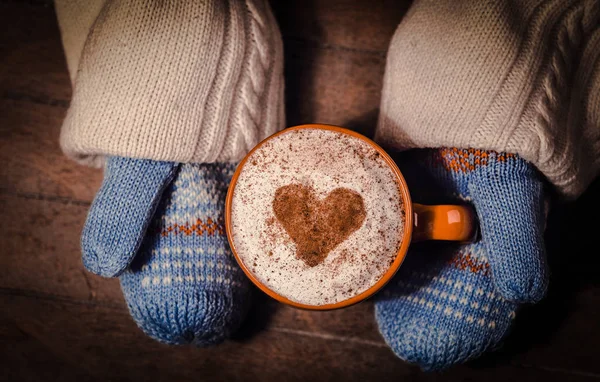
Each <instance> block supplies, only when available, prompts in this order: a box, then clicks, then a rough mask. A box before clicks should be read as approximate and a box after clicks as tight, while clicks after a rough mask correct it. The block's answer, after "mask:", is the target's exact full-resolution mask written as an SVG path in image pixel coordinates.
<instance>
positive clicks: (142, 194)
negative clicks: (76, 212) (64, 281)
mask: <svg viewBox="0 0 600 382" xmlns="http://www.w3.org/2000/svg"><path fill="white" fill-rule="evenodd" d="M178 167H179V165H178V164H177V163H173V162H155V161H151V160H140V159H131V158H121V157H109V158H108V160H107V162H106V167H105V169H104V180H103V182H102V186H101V187H100V190H99V191H98V193H97V194H96V197H95V198H94V202H93V203H92V206H91V207H90V210H89V212H88V217H87V220H86V223H85V226H84V227H83V233H82V235H81V248H82V252H83V265H84V266H85V267H86V269H87V270H88V271H90V272H92V273H95V274H97V275H100V276H104V277H115V276H118V275H119V274H121V273H122V272H123V271H124V270H125V268H127V266H128V265H129V263H130V262H131V261H132V260H133V258H134V256H135V255H136V253H137V252H138V250H139V248H140V245H141V243H142V240H143V238H144V235H145V234H146V230H147V228H148V225H149V224H150V221H151V220H152V217H153V216H154V212H155V210H156V208H157V206H158V203H159V202H160V199H161V197H162V194H163V192H164V190H165V188H166V187H167V186H168V185H169V184H170V183H171V181H172V179H173V177H174V176H175V173H176V171H177V169H178Z"/></svg>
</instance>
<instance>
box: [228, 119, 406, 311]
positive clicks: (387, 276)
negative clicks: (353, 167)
mask: <svg viewBox="0 0 600 382" xmlns="http://www.w3.org/2000/svg"><path fill="white" fill-rule="evenodd" d="M305 129H314V130H328V131H334V132H338V133H342V134H346V135H350V136H352V137H354V138H358V139H360V140H362V141H363V142H366V143H368V144H369V145H370V146H371V147H373V148H374V149H375V150H377V152H378V153H379V154H380V155H381V156H382V157H383V159H384V160H385V162H386V164H387V165H388V166H389V167H390V168H391V170H392V172H393V173H394V175H395V176H396V180H397V182H398V184H399V188H400V195H401V197H402V201H403V203H404V232H403V237H402V241H401V243H400V248H399V249H398V252H397V253H396V257H395V259H394V261H393V262H392V264H391V265H390V267H389V268H388V270H387V271H386V272H385V273H384V274H383V276H382V277H381V278H380V279H379V280H378V281H377V282H376V283H375V284H373V285H372V286H370V287H369V288H368V289H367V290H365V291H363V292H362V293H360V294H358V295H356V296H353V297H350V298H348V299H346V300H343V301H339V302H336V303H333V304H324V305H310V304H302V303H299V302H296V301H292V300H290V299H288V298H286V297H285V296H282V295H280V294H279V293H277V292H275V291H273V290H272V289H270V288H269V287H267V286H266V285H265V284H263V283H262V282H261V281H260V280H258V279H257V278H256V277H255V276H254V274H253V273H252V272H251V271H250V270H249V269H248V268H247V267H246V265H245V264H244V262H243V261H242V260H241V259H240V258H239V256H238V254H237V251H236V250H235V243H234V241H233V233H232V231H233V230H232V220H231V209H232V203H233V194H234V191H235V186H236V184H237V180H238V178H239V176H240V174H241V171H242V169H243V168H244V165H245V164H246V161H247V160H248V158H250V157H251V156H252V154H253V153H254V152H255V151H256V150H257V149H259V148H260V147H262V146H263V145H264V144H265V143H266V142H268V141H270V140H271V139H274V138H275V137H278V136H280V135H283V134H286V133H289V132H291V131H296V130H305ZM413 216H414V214H413V206H412V201H411V198H410V193H409V190H408V185H407V184H406V180H405V179H404V176H403V175H402V173H401V172H400V169H399V168H398V166H397V165H396V163H395V162H394V160H393V159H392V158H391V157H390V156H389V154H388V153H387V152H385V150H384V149H383V148H381V147H380V146H379V145H378V144H377V143H375V142H373V141H372V140H371V139H369V138H367V137H366V136H364V135H362V134H360V133H357V132H355V131H352V130H349V129H346V128H343V127H339V126H335V125H325V124H319V123H312V124H304V125H298V126H293V127H288V128H285V129H283V130H280V131H278V132H276V133H274V134H272V135H270V136H268V137H267V138H265V139H263V140H262V141H260V142H259V143H258V144H257V145H256V146H254V147H253V148H252V150H250V152H248V154H246V155H245V156H244V158H243V159H242V160H241V161H240V163H239V164H238V166H237V168H236V170H235V173H234V174H233V177H232V178H231V182H230V183H229V188H228V190H227V197H226V199H225V231H226V234H227V240H228V241H229V247H230V248H231V252H232V253H233V256H234V257H235V260H236V262H237V263H238V265H239V266H240V268H242V271H243V272H244V273H245V274H246V276H247V277H248V278H249V279H250V281H252V283H253V284H254V285H256V286H257V287H258V288H259V289H260V290H262V291H263V292H264V293H266V294H267V295H269V296H270V297H272V298H274V299H275V300H277V301H279V302H282V303H284V304H287V305H291V306H293V307H296V308H300V309H307V310H333V309H340V308H345V307H348V306H351V305H354V304H357V303H359V302H361V301H363V300H366V299H367V298H369V297H371V296H373V295H375V294H376V293H377V292H378V291H379V290H381V288H383V287H384V286H385V285H386V284H387V283H388V282H389V281H390V280H391V279H392V277H394V275H395V274H396V272H397V271H398V269H399V268H400V266H401V265H402V263H403V262H404V259H405V257H406V253H407V252H408V247H409V245H410V242H411V238H412V231H413Z"/></svg>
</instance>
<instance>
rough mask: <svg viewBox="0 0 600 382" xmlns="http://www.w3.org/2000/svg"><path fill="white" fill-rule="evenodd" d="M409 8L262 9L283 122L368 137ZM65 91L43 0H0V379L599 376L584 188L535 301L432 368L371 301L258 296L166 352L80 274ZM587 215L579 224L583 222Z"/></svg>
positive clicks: (99, 282)
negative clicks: (495, 341)
mask: <svg viewBox="0 0 600 382" xmlns="http://www.w3.org/2000/svg"><path fill="white" fill-rule="evenodd" d="M408 6H409V2H407V1H388V0H370V1H362V0H355V1H352V0H331V1H327V0H312V1H306V0H296V1H284V0H281V1H274V2H273V8H274V10H275V13H276V15H277V18H278V19H279V21H280V25H281V29H282V33H283V35H284V41H285V49H286V52H285V58H286V80H287V115H288V124H289V125H294V124H299V123H305V122H323V123H333V124H339V125H344V126H349V127H352V128H355V129H357V130H359V131H362V132H365V133H369V132H370V131H372V128H373V126H374V123H375V121H376V116H377V108H378V103H379V97H380V88H381V81H382V76H383V70H384V63H385V52H386V47H387V44H388V42H389V40H390V38H391V36H392V33H393V31H394V29H395V27H396V25H397V24H398V22H399V21H400V20H401V18H402V15H403V14H404V12H405V11H406V9H407V8H408ZM70 95H71V88H70V84H69V79H68V75H67V70H66V66H65V61H64V58H63V54H62V50H61V45H60V38H59V33H58V29H57V25H56V21H55V14H54V10H53V8H52V6H51V4H50V2H49V1H0V379H1V380H3V381H9V380H35V381H38V380H44V381H45V380H61V381H62V380H75V379H76V378H84V379H85V380H146V379H154V380H167V379H168V380H182V379H194V380H198V381H212V380H264V381H274V380H280V379H281V380H286V381H287V380H343V381H352V380H357V381H366V380H395V381H401V380H410V381H438V380H439V381H450V380H456V381H472V380H484V379H485V380H489V381H503V382H504V381H506V380H513V381H517V380H534V379H535V380H541V379H550V380H556V381H600V352H599V351H598V347H599V346H600V276H599V275H598V274H599V267H600V260H599V253H598V252H599V250H598V246H597V237H598V233H597V231H598V230H597V227H598V223H597V219H598V216H600V206H599V202H598V190H599V188H600V186H599V185H598V182H597V183H596V184H595V185H593V187H592V188H591V189H590V190H588V192H587V193H586V194H585V195H584V196H583V197H581V198H580V199H579V201H578V202H577V203H575V204H569V205H558V206H557V207H556V208H555V209H554V210H553V212H552V214H551V216H550V225H549V228H548V247H549V252H550V262H551V267H552V272H553V275H552V285H551V288H550V292H549V296H548V297H547V298H546V300H544V301H543V302H542V303H541V304H538V305H536V306H533V307H527V308H525V309H524V310H523V312H522V313H521V314H520V315H519V317H518V318H517V324H516V328H515V330H514V331H513V333H512V335H511V336H510V337H509V339H508V340H507V342H506V344H505V346H504V348H503V349H502V350H501V351H498V352H496V353H493V354H489V355H487V356H485V357H484V358H482V359H480V360H478V361H475V362H472V363H469V364H467V365H463V366H458V367H455V368H453V369H451V370H449V371H447V372H445V373H433V374H425V373H422V372H421V371H420V370H419V369H418V368H416V367H414V366H409V365H407V364H406V363H404V362H403V361H401V360H399V359H397V358H396V357H395V356H394V355H393V353H392V352H391V351H390V350H389V349H388V348H387V347H386V345H385V344H384V342H383V340H382V339H381V337H380V335H379V334H378V332H377V328H376V326H375V323H374V320H373V314H372V305H371V303H369V302H366V303H363V304H360V305H358V306H355V307H352V308H349V309H345V310H341V311H335V312H327V313H318V312H305V311H300V310H294V309H291V308H288V307H285V306H282V305H279V304H277V303H274V302H273V301H270V300H268V299H267V298H265V297H264V296H262V295H261V294H259V293H257V294H256V297H257V298H256V304H255V306H254V308H253V310H252V312H251V314H250V318H249V319H248V321H247V323H246V324H245V325H244V327H243V328H242V330H241V331H240V333H238V334H237V335H236V338H234V339H232V340H230V341H228V342H226V343H225V344H223V345H220V346H218V347H215V348H211V349H196V348H191V347H168V346H164V345H161V344H158V343H156V342H154V341H152V340H150V339H149V338H147V337H145V336H144V335H143V334H142V333H141V331H140V330H138V329H137V327H136V326H135V324H134V323H133V321H132V320H131V319H130V318H129V314H128V312H127V308H126V306H125V303H124V301H123V298H122V296H121V292H120V289H119V285H118V282H117V281H116V280H106V279H102V278H99V277H96V276H94V275H91V274H89V273H86V272H85V271H84V269H83V266H82V264H81V260H80V252H79V235H80V232H81V227H82V224H83V221H84V219H85V216H86V212H87V209H88V207H89V204H90V202H91V200H92V198H93V196H94V193H95V191H96V190H97V188H98V186H99V184H100V181H101V177H102V174H101V172H100V171H99V170H94V169H89V168H85V167H81V166H78V165H76V164H75V163H73V162H71V161H69V160H68V159H66V158H65V157H64V156H63V155H62V154H61V152H60V149H59V147H58V135H59V129H60V124H61V121H62V119H63V117H64V115H65V112H66V110H67V107H68V104H69V99H70ZM588 216H591V220H590V222H591V225H589V224H588V223H586V222H584V221H583V219H584V218H586V217H588Z"/></svg>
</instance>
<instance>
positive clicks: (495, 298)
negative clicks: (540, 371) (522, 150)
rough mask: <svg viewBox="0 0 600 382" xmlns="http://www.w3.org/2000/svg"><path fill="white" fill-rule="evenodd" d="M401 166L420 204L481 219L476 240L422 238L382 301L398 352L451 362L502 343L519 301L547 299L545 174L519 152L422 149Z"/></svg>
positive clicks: (382, 316)
mask: <svg viewBox="0 0 600 382" xmlns="http://www.w3.org/2000/svg"><path fill="white" fill-rule="evenodd" d="M399 166H400V169H401V170H402V173H403V174H404V176H405V178H406V181H407V183H408V187H409V190H410V191H411V196H412V198H413V201H414V202H418V203H423V204H448V203H451V204H456V203H470V204H472V205H473V206H474V207H475V210H476V212H477V216H478V218H479V224H480V229H481V238H480V240H479V241H478V242H476V243H472V244H468V245H460V244H456V243H433V242H432V243H421V244H417V243H416V244H413V245H412V246H411V250H410V251H409V253H408V255H407V259H406V261H405V263H404V264H403V265H402V267H401V268H400V271H399V272H398V274H397V275H396V277H395V278H394V280H392V281H391V282H390V285H388V286H387V287H386V289H385V291H384V292H383V293H382V294H380V296H378V298H377V302H376V317H377V321H378V323H379V328H380V330H381V332H382V334H383V336H384V338H385V339H386V341H387V342H388V344H389V345H390V346H391V347H392V349H393V350H394V351H395V352H396V354H397V355H398V356H400V357H401V358H403V359H406V360H408V361H411V362H415V363H418V364H420V365H421V366H422V367H423V368H425V369H440V368H445V367H448V366H450V365H452V364H455V363H459V362H464V361H466V360H468V359H472V358H475V357H477V356H479V355H480V354H482V353H483V352H485V351H486V350H488V349H491V348H494V347H496V346H497V345H498V344H499V343H500V342H501V340H502V339H503V337H504V336H505V335H506V333H507V332H508V330H509V329H510V326H511V323H512V319H513V318H514V316H515V312H516V309H517V307H518V303H521V302H535V301H539V300H540V299H541V298H542V297H543V296H544V293H545V291H546V287H547V283H548V270H547V266H546V258H545V257H546V256H545V250H544V244H543V230H544V225H545V214H544V199H543V184H542V179H541V177H540V175H539V174H538V172H537V171H536V170H535V169H534V168H533V167H532V166H531V165H530V164H529V163H527V162H526V161H524V160H523V159H520V158H519V157H518V156H516V155H513V154H506V153H495V152H486V151H482V150H460V149H439V150H432V149H429V150H412V151H409V152H405V153H403V154H401V155H400V158H399Z"/></svg>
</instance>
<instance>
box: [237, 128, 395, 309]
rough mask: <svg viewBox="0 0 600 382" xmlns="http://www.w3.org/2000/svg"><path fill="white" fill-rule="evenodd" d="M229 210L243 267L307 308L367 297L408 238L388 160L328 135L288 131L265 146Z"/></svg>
mask: <svg viewBox="0 0 600 382" xmlns="http://www.w3.org/2000/svg"><path fill="white" fill-rule="evenodd" d="M231 208H232V210H231V223H232V239H233V244H234V247H235V250H236V253H237V255H238V257H239V258H240V260H241V261H242V262H243V263H244V265H245V267H246V268H247V269H248V270H249V271H250V272H252V274H253V275H254V277H256V278H257V279H258V280H259V281H260V282H261V283H263V284H264V285H265V286H267V287H268V288H269V289H271V290H273V291H274V292H276V293H278V294H280V295H282V296H284V297H286V298H288V299H290V300H292V301H295V302H298V303H302V304H308V305H325V304H334V303H338V302H341V301H344V300H347V299H349V298H352V297H354V296H356V295H359V294H360V293H362V292H364V291H366V290H367V289H369V288H370V287H371V286H373V285H374V284H375V283H377V281H379V280H380V279H381V277H382V276H383V275H384V274H385V272H386V271H387V270H388V269H389V267H390V265H391V263H392V262H393V261H394V260H395V258H396V255H397V253H398V250H399V248H400V244H401V240H402V237H403V233H404V220H405V219H404V206H403V200H402V195H401V193H400V188H399V185H398V182H397V180H396V176H395V174H394V173H393V171H392V169H391V168H390V167H389V166H388V165H387V163H386V162H385V160H384V158H383V157H381V155H380V154H379V153H378V152H377V150H375V149H374V148H373V147H372V146H371V145H369V144H368V143H367V142H364V141H362V140H361V139H358V138H356V137H352V136H350V135H347V134H343V133H339V132H335V131H329V130H320V129H302V130H290V131H289V132H286V133H284V134H281V135H279V136H277V137H274V138H272V139H270V140H269V141H267V142H265V143H264V144H263V145H262V146H261V147H259V148H258V149H257V150H255V151H254V152H253V153H252V155H251V156H250V157H249V158H247V160H246V162H245V164H244V167H243V168H242V170H241V172H240V175H239V177H238V180H237V183H236V185H235V189H234V192H233V199H232V207H231ZM313 255H314V256H313Z"/></svg>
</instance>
